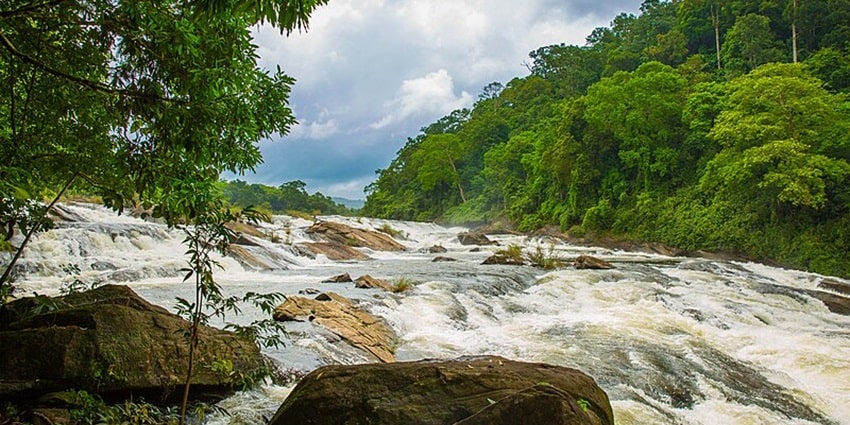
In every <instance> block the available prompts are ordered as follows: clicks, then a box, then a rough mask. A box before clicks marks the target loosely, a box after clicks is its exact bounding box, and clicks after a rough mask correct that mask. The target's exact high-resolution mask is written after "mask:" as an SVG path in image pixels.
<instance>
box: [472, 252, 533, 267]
mask: <svg viewBox="0 0 850 425" xmlns="http://www.w3.org/2000/svg"><path fill="white" fill-rule="evenodd" d="M481 264H487V265H493V264H502V265H507V266H522V265H524V264H525V262H523V261H522V258H516V257H512V256H510V255H505V254H493V255H491V256H489V257H487V259H485V260H484V262H483V263H481Z"/></svg>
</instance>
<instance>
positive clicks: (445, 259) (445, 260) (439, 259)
mask: <svg viewBox="0 0 850 425" xmlns="http://www.w3.org/2000/svg"><path fill="white" fill-rule="evenodd" d="M452 261H457V259H456V258H452V257H445V256H442V255H438V256H436V257H434V259H433V260H431V262H432V263H449V262H452Z"/></svg>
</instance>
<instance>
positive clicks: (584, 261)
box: [573, 255, 614, 270]
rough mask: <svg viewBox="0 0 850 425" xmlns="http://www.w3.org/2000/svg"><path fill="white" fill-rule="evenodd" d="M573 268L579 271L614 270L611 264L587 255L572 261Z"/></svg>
mask: <svg viewBox="0 0 850 425" xmlns="http://www.w3.org/2000/svg"><path fill="white" fill-rule="evenodd" d="M573 266H574V267H575V268H576V269H579V270H607V269H613V268H614V265H613V264H611V263H609V262H607V261H605V260H602V259H599V258H596V257H591V256H589V255H579V256H578V258H576V259H575V261H573Z"/></svg>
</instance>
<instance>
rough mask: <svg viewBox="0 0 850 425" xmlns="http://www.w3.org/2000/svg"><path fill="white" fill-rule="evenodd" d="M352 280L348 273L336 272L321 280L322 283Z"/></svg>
mask: <svg viewBox="0 0 850 425" xmlns="http://www.w3.org/2000/svg"><path fill="white" fill-rule="evenodd" d="M353 281H354V280H353V279H351V275H350V274H348V273H343V274H338V275H336V276H334V277H329V278H327V279H325V280H323V281H322V283H348V282H353Z"/></svg>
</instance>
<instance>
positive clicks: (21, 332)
mask: <svg viewBox="0 0 850 425" xmlns="http://www.w3.org/2000/svg"><path fill="white" fill-rule="evenodd" d="M189 325H190V323H189V322H187V321H185V320H183V319H182V318H180V317H179V316H176V315H174V314H171V313H169V312H168V311H166V310H165V309H163V308H161V307H158V306H155V305H153V304H150V303H149V302H147V301H145V300H144V299H142V298H141V297H139V296H138V295H137V294H136V293H135V292H133V290H131V289H130V288H128V287H126V286H117V285H105V286H102V287H99V288H97V289H94V290H91V291H88V292H84V293H77V294H72V295H68V296H65V297H60V298H47V297H38V298H24V299H20V300H17V301H14V302H12V303H9V304H6V305H4V306H2V308H0V398H3V399H6V398H8V399H26V398H31V397H34V396H37V395H39V394H42V393H46V392H52V391H57V390H65V389H68V388H74V389H78V390H86V391H90V392H95V393H99V394H102V395H104V396H115V397H122V396H126V395H129V394H133V395H148V396H150V397H149V398H151V399H153V400H156V399H158V398H159V397H162V396H163V395H164V394H168V393H172V394H176V393H178V392H176V391H173V390H175V389H176V388H178V387H179V386H181V385H182V384H183V381H184V379H185V374H186V367H187V364H188V359H189V357H188V353H189V344H188V340H187V338H186V337H185V336H184V335H185V333H186V331H187V330H188V328H189ZM214 361H230V362H232V363H233V365H234V369H237V370H242V371H249V370H254V369H257V368H260V367H262V366H263V365H264V359H263V357H262V355H261V354H260V351H259V348H258V347H257V345H256V344H254V343H252V342H251V341H248V340H246V339H244V338H242V337H240V336H238V335H235V334H233V333H231V332H226V331H222V330H219V329H214V328H210V327H206V326H202V327H201V329H200V346H199V349H198V351H196V352H195V362H196V365H197V367H196V368H195V371H196V372H195V374H194V376H193V377H192V380H191V382H192V384H193V387H194V388H195V390H196V391H195V393H196V394H200V393H203V394H204V395H205V396H206V395H210V396H215V395H216V394H218V395H224V394H226V393H227V392H229V391H230V389H231V388H232V386H233V385H234V384H235V383H233V382H230V380H229V379H228V377H226V376H222V375H221V374H218V373H215V372H213V371H212V370H211V369H210V368H209V367H207V366H210V365H212V363H213V362H214Z"/></svg>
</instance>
